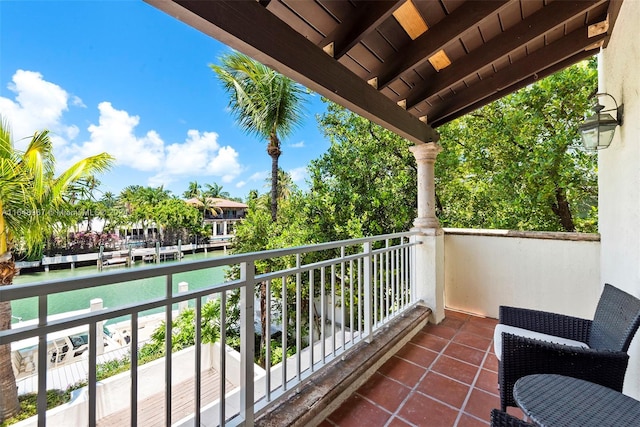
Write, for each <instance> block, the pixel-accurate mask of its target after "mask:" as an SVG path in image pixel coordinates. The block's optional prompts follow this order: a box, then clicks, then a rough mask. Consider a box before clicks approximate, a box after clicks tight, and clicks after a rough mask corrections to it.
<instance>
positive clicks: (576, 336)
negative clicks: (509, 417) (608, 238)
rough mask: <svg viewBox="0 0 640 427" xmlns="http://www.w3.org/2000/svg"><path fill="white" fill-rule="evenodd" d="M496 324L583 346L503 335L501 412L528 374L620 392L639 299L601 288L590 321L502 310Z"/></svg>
mask: <svg viewBox="0 0 640 427" xmlns="http://www.w3.org/2000/svg"><path fill="white" fill-rule="evenodd" d="M500 323H501V324H503V325H508V326H513V327H516V328H522V329H527V330H529V331H534V332H539V333H542V334H546V335H553V336H555V337H561V338H564V339H569V340H574V341H580V342H581V343H584V344H586V346H585V347H586V348H581V347H575V346H568V345H562V344H554V343H551V342H547V341H541V340H539V339H532V338H526V337H523V336H519V335H514V334H511V333H502V334H501V339H502V343H501V344H502V354H501V355H499V358H500V365H499V371H498V381H499V383H500V404H501V408H502V410H503V411H505V410H506V408H507V406H516V403H515V401H514V399H513V386H514V384H515V382H516V381H517V380H518V379H519V378H521V377H524V376H526V375H530V374H560V375H567V376H570V377H575V378H581V379H584V380H587V381H591V382H594V383H597V384H601V385H603V386H605V387H609V388H612V389H614V390H617V391H622V385H623V381H624V376H625V373H626V370H627V364H628V363H629V355H628V354H627V350H628V349H629V344H631V340H632V339H633V336H634V334H635V333H636V330H637V329H638V326H639V325H640V300H638V299H637V298H636V297H634V296H632V295H629V294H628V293H626V292H624V291H622V290H620V289H617V288H615V287H613V286H611V285H609V284H605V285H604V290H603V292H602V296H601V297H600V301H599V302H598V306H597V308H596V312H595V316H594V319H593V320H586V319H580V318H576V317H571V316H565V315H562V314H556V313H548V312H543V311H537V310H528V309H522V308H514V307H507V306H501V307H500ZM497 339H499V337H498V338H497Z"/></svg>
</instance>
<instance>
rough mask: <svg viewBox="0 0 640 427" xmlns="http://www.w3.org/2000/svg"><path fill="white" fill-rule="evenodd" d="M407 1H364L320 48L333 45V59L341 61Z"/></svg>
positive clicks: (359, 3)
mask: <svg viewBox="0 0 640 427" xmlns="http://www.w3.org/2000/svg"><path fill="white" fill-rule="evenodd" d="M404 1H405V0H391V1H389V0H364V1H359V2H357V3H355V4H356V6H357V7H356V8H355V9H354V11H353V13H351V14H350V15H349V17H348V18H347V19H345V20H344V21H343V22H341V23H340V24H339V25H338V26H337V27H336V28H335V30H333V31H332V32H331V33H330V34H329V35H327V37H326V38H325V39H324V40H323V41H322V45H321V46H320V47H322V48H324V47H325V46H327V45H329V44H331V43H333V52H334V54H333V57H334V58H336V59H340V58H341V57H343V56H344V55H346V53H347V52H348V51H349V50H350V49H351V48H352V47H353V46H355V45H356V44H358V43H359V42H360V41H361V40H362V39H364V38H365V37H366V36H367V35H368V34H370V33H371V32H372V31H375V29H376V28H378V27H379V26H380V25H381V24H382V23H383V22H384V21H385V20H386V19H388V18H389V17H390V16H391V15H392V14H393V12H394V11H395V10H396V9H397V8H398V7H400V6H401V5H402V4H403V3H404Z"/></svg>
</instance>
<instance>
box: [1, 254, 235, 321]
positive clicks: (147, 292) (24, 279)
mask: <svg viewBox="0 0 640 427" xmlns="http://www.w3.org/2000/svg"><path fill="white" fill-rule="evenodd" d="M221 256H224V251H213V252H212V251H210V252H209V253H208V254H204V253H197V254H186V253H185V257H184V258H183V260H185V261H193V260H198V259H205V258H216V257H221ZM172 262H180V261H165V262H163V263H162V264H165V263H172ZM143 265H147V266H148V265H149V264H144V263H142V262H141V261H138V262H136V264H135V266H133V267H130V268H137V267H141V266H143ZM125 269H128V268H127V267H111V268H108V269H105V270H104V271H105V272H109V271H118V270H125ZM224 272H225V267H216V268H210V269H205V270H195V271H190V272H186V273H180V274H175V275H174V276H173V291H174V292H177V290H178V283H180V282H187V283H189V289H200V288H203V287H205V286H208V285H212V284H216V283H221V282H223V281H224ZM96 273H98V270H97V268H96V266H95V265H94V266H89V267H78V268H75V269H73V270H72V269H64V270H51V271H49V272H38V273H24V274H21V275H19V276H16V277H15V279H14V281H13V282H14V284H25V283H34V282H41V281H45V280H62V279H66V278H71V277H74V278H75V277H82V276H88V275H94V274H96ZM164 288H165V278H164V276H162V277H154V278H151V279H142V280H134V281H130V282H123V283H118V284H115V285H107V286H100V287H95V288H89V289H81V290H78V291H73V292H65V293H64V294H53V295H51V296H50V297H49V299H48V300H49V314H57V313H63V312H66V311H72V310H82V309H86V308H89V301H90V300H91V299H93V298H102V301H103V304H104V307H105V308H114V307H118V306H122V305H125V304H130V303H132V302H137V301H144V300H146V299H150V298H155V297H161V296H164V294H165V289H164ZM11 308H12V311H13V316H15V317H18V318H21V319H22V320H30V319H35V318H37V317H38V308H37V299H36V298H27V299H23V300H19V301H13V302H12V303H11ZM162 310H164V309H163V308H160V309H157V310H155V311H162ZM150 313H152V312H146V313H145V314H150ZM115 320H119V319H114V321H115ZM14 321H17V319H14Z"/></svg>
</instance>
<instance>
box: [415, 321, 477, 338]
mask: <svg viewBox="0 0 640 427" xmlns="http://www.w3.org/2000/svg"><path fill="white" fill-rule="evenodd" d="M465 326H466V325H463V326H462V328H464V327H465ZM422 332H425V333H428V334H433V335H437V336H439V337H441V338H445V339H447V340H450V339H451V338H453V336H454V335H455V334H456V332H458V331H457V330H456V329H453V328H450V327H448V326H441V325H434V324H431V323H429V324H428V325H427V326H425V327H424V328H422Z"/></svg>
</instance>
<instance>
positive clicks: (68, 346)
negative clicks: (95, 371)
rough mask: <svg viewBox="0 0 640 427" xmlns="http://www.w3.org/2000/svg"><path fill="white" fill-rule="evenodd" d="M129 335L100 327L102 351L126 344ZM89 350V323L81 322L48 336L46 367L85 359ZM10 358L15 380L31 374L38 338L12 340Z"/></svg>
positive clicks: (53, 317)
mask: <svg viewBox="0 0 640 427" xmlns="http://www.w3.org/2000/svg"><path fill="white" fill-rule="evenodd" d="M87 312H88V310H79V311H74V312H69V313H62V314H60V315H53V316H49V320H55V319H60V318H63V317H67V316H73V315H77V314H81V313H87ZM36 323H37V319H35V320H28V321H24V322H18V323H14V324H12V325H11V326H12V328H18V327H22V326H28V325H33V324H36ZM128 338H129V337H128V336H123V335H122V334H121V333H120V332H118V331H117V330H115V329H113V330H112V329H110V328H109V327H104V328H103V344H104V352H108V351H111V350H115V349H118V348H121V347H123V346H126V345H127V344H128V342H129V340H128ZM88 349H89V326H88V325H82V326H76V327H74V328H70V329H65V330H62V331H58V332H55V333H52V334H49V335H48V336H47V369H51V368H56V367H59V366H62V365H66V364H69V363H73V362H77V361H80V360H85V359H86V358H87V355H88V351H87V350H88ZM11 361H12V365H13V372H14V374H15V376H16V379H19V378H22V377H25V376H29V375H33V374H35V373H36V372H37V371H38V337H32V338H28V339H25V340H21V341H16V342H13V343H11Z"/></svg>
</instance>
